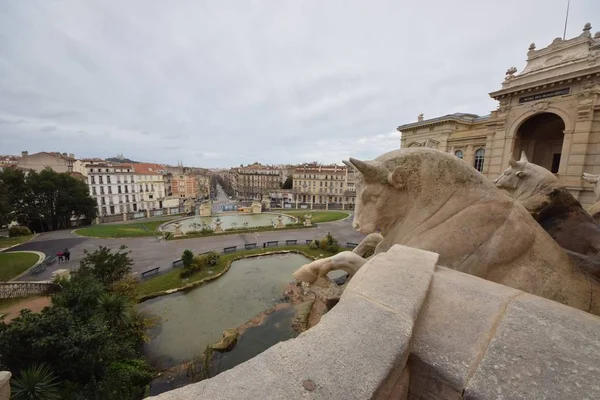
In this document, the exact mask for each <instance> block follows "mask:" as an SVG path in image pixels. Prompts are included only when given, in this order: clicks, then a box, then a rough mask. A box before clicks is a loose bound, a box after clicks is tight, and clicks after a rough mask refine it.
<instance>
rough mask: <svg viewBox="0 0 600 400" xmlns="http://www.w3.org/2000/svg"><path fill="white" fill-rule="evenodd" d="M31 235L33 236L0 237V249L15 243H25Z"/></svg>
mask: <svg viewBox="0 0 600 400" xmlns="http://www.w3.org/2000/svg"><path fill="white" fill-rule="evenodd" d="M32 237H33V235H27V236H16V237H7V238H5V237H3V238H0V249H5V248H7V247H10V246H15V245H17V244H21V243H25V242H27V241H28V240H29V239H31V238H32Z"/></svg>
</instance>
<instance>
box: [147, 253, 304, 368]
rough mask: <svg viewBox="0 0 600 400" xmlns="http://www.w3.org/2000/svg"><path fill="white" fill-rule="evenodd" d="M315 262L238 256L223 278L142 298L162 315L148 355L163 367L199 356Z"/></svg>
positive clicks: (296, 257)
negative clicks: (191, 288) (158, 295)
mask: <svg viewBox="0 0 600 400" xmlns="http://www.w3.org/2000/svg"><path fill="white" fill-rule="evenodd" d="M311 261H312V260H310V259H308V258H306V257H304V256H303V255H300V254H295V253H285V254H275V255H269V256H260V257H252V258H246V259H243V260H238V261H234V262H233V263H232V265H231V268H230V269H229V271H227V273H225V274H224V275H223V276H222V277H220V278H219V279H216V280H214V281H212V282H208V283H206V284H204V285H202V286H199V287H197V288H196V289H193V290H191V291H189V292H187V293H183V292H179V293H174V294H171V295H168V296H162V297H157V298H155V299H151V300H148V301H145V302H143V303H141V304H140V305H139V307H140V309H141V310H145V311H149V312H150V313H152V314H154V315H157V316H159V317H160V318H161V324H160V326H159V327H157V328H155V329H154V330H152V331H151V332H150V335H151V336H152V340H151V341H150V343H148V344H147V345H146V349H145V350H146V355H147V357H148V358H149V359H150V361H151V362H152V363H153V364H154V365H156V366H157V367H158V368H159V369H164V368H170V367H172V366H174V365H176V364H180V363H182V362H184V361H189V360H190V359H192V358H194V357H197V356H199V355H200V354H202V352H203V351H204V349H205V348H206V346H207V345H209V344H214V343H216V342H218V341H219V340H220V339H221V337H222V334H223V331H224V330H226V329H229V328H236V327H238V326H240V325H242V324H243V323H245V322H246V321H248V320H249V319H251V318H253V317H254V316H256V315H257V314H259V313H261V312H262V311H264V310H266V309H268V308H270V307H272V306H273V305H275V304H276V303H278V302H279V301H280V300H281V297H282V292H283V289H284V287H285V285H286V284H287V283H289V282H291V281H293V277H292V273H293V272H294V271H295V270H296V269H298V268H299V267H300V266H301V265H303V264H306V263H309V262H311ZM285 334H287V333H284V335H285ZM272 344H275V343H272ZM272 344H271V345H272ZM263 350H264V348H263ZM246 351H249V352H254V350H253V349H248V350H246Z"/></svg>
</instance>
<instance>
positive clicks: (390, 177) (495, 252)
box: [349, 148, 600, 314]
mask: <svg viewBox="0 0 600 400" xmlns="http://www.w3.org/2000/svg"><path fill="white" fill-rule="evenodd" d="M349 164H351V165H353V166H354V167H355V168H356V169H357V170H358V171H359V172H360V174H359V176H358V179H357V181H356V211H355V214H354V222H353V226H354V228H355V229H357V230H359V231H360V232H361V233H364V234H370V233H373V232H378V231H379V232H380V233H381V235H382V236H383V238H384V239H383V241H382V242H380V243H379V245H378V246H377V248H376V251H375V253H376V254H379V253H382V252H386V251H388V250H389V249H390V248H391V247H392V246H394V245H396V244H401V245H405V246H410V247H415V248H419V249H423V250H427V251H432V252H435V253H438V254H439V257H440V258H439V264H440V265H443V266H446V267H448V268H452V269H456V270H458V271H461V272H465V273H468V274H471V275H475V276H478V277H480V278H484V279H487V280H490V281H493V282H497V283H500V284H502V285H506V286H510V287H513V288H515V289H519V290H522V291H525V292H528V293H531V294H535V295H537V296H542V297H545V298H547V299H551V300H555V301H558V302H561V303H563V304H567V305H569V306H572V307H575V308H579V309H580V310H584V311H588V312H592V313H595V314H600V309H591V308H590V303H591V301H590V300H591V297H592V296H591V293H590V281H589V280H588V277H587V275H586V274H585V272H583V271H581V270H579V269H578V267H577V266H576V265H575V264H574V263H573V262H572V261H571V259H570V258H569V257H568V256H567V254H566V253H565V252H564V250H563V249H562V248H561V247H560V246H559V245H558V244H557V243H556V242H555V241H554V240H552V238H551V237H550V236H549V235H548V234H547V233H546V232H545V231H544V230H543V229H542V228H541V227H540V226H539V225H538V224H537V222H536V221H535V220H534V219H533V218H532V217H531V215H530V214H529V212H528V211H527V210H526V209H525V208H524V207H523V206H522V205H521V204H519V203H518V202H516V201H515V200H513V199H511V198H510V197H508V196H506V195H505V194H503V193H502V192H500V190H499V189H497V188H496V187H495V185H494V184H493V183H492V182H490V181H488V180H487V179H486V178H484V177H483V176H482V175H481V174H480V173H478V172H477V171H476V170H475V169H473V168H472V167H470V166H469V165H467V164H466V163H464V162H462V161H461V160H459V159H458V158H457V157H455V156H452V155H450V154H448V153H445V152H442V151H438V150H433V149H426V148H407V149H400V150H394V151H391V152H389V153H385V154H383V155H381V156H379V157H377V158H376V159H375V160H372V161H361V160H356V159H350V161H349ZM592 285H594V289H593V291H594V292H597V293H598V295H600V283H599V282H593V283H592Z"/></svg>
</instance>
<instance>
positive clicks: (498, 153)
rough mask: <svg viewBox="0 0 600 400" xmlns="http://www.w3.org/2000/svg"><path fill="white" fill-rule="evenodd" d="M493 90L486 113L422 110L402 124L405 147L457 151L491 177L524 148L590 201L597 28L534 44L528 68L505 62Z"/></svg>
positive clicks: (596, 153) (598, 94) (594, 168)
mask: <svg viewBox="0 0 600 400" xmlns="http://www.w3.org/2000/svg"><path fill="white" fill-rule="evenodd" d="M490 96H491V97H492V98H493V99H495V100H497V101H498V103H499V104H498V109H497V110H495V111H492V112H491V113H490V114H489V115H486V116H481V117H480V116H478V115H475V114H463V113H455V114H449V115H445V116H443V117H437V118H433V119H423V116H422V114H421V115H419V118H418V121H417V122H415V123H410V124H405V125H401V126H399V127H398V131H400V132H402V139H401V147H415V146H425V147H432V148H437V149H440V150H444V151H447V152H450V153H453V154H455V155H456V156H457V157H459V158H462V159H463V160H464V161H465V162H468V163H469V164H471V165H473V166H474V167H475V168H476V169H478V170H479V171H481V173H483V174H484V175H485V176H487V177H488V178H490V179H494V178H495V177H496V176H498V175H499V174H500V173H501V172H502V171H503V170H504V169H505V168H507V167H508V161H509V159H510V156H511V154H514V155H515V157H516V158H518V157H519V155H520V153H521V151H524V152H525V153H526V155H527V157H528V159H529V160H530V161H531V162H533V163H536V164H539V165H541V166H543V167H545V168H547V169H549V170H550V171H552V172H554V173H555V174H556V176H557V177H558V178H559V179H560V180H561V181H562V182H564V184H565V185H566V187H567V188H568V189H569V190H570V191H571V193H572V194H573V195H574V196H575V197H576V198H578V199H579V201H580V202H581V203H582V204H584V205H586V206H589V205H591V204H593V202H594V194H593V191H592V190H593V188H592V185H591V184H588V183H586V182H584V181H583V180H582V179H581V175H582V173H583V172H584V171H585V172H589V173H595V174H598V173H600V32H597V33H596V34H595V35H594V36H592V34H591V25H590V24H589V23H588V24H586V25H585V27H584V28H583V32H582V33H581V34H580V35H579V36H577V37H575V38H572V39H568V40H562V39H561V38H556V39H554V40H553V41H552V43H551V44H550V45H549V46H547V47H545V48H542V49H539V50H538V49H536V46H535V44H534V43H532V44H531V45H530V46H529V51H528V53H527V65H526V66H525V68H524V69H523V70H522V71H521V72H520V73H517V69H516V68H515V67H512V68H510V69H508V71H507V72H506V78H505V79H504V82H503V83H502V88H501V89H500V90H497V91H494V92H492V93H490Z"/></svg>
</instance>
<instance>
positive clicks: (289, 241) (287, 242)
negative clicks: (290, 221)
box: [285, 240, 298, 246]
mask: <svg viewBox="0 0 600 400" xmlns="http://www.w3.org/2000/svg"><path fill="white" fill-rule="evenodd" d="M297 243H298V241H297V240H286V241H285V245H286V246H289V245H291V244H297Z"/></svg>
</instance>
